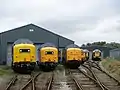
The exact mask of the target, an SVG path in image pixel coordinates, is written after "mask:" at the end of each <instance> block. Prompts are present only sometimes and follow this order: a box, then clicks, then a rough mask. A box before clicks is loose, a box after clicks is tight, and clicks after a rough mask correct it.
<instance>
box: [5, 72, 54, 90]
mask: <svg viewBox="0 0 120 90" xmlns="http://www.w3.org/2000/svg"><path fill="white" fill-rule="evenodd" d="M53 76H54V74H53V73H41V72H39V73H35V74H31V75H19V74H17V75H15V76H14V77H13V78H12V79H11V81H10V82H9V84H8V85H7V87H6V89H5V90H51V86H52V82H53ZM43 79H44V80H43Z"/></svg>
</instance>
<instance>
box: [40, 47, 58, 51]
mask: <svg viewBox="0 0 120 90" xmlns="http://www.w3.org/2000/svg"><path fill="white" fill-rule="evenodd" d="M41 49H42V50H46V49H47V50H50V49H52V50H57V48H56V47H43V48H41Z"/></svg>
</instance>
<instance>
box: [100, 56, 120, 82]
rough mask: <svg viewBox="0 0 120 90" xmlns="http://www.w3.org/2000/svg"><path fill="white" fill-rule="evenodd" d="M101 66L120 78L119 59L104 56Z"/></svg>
mask: <svg viewBox="0 0 120 90" xmlns="http://www.w3.org/2000/svg"><path fill="white" fill-rule="evenodd" d="M101 63H102V66H103V67H104V68H105V69H106V70H107V71H108V72H109V73H110V74H112V75H113V76H114V77H115V78H117V79H119V80H120V61H119V60H117V59H114V58H106V59H105V60H103V61H102V62H101Z"/></svg>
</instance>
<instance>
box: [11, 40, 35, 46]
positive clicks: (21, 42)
mask: <svg viewBox="0 0 120 90" xmlns="http://www.w3.org/2000/svg"><path fill="white" fill-rule="evenodd" d="M16 44H33V42H32V41H31V40H29V39H18V40H16V41H15V42H14V44H13V45H16Z"/></svg>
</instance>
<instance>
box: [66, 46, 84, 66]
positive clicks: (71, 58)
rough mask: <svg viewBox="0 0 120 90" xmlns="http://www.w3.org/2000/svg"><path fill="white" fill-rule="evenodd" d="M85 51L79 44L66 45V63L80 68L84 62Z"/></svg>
mask: <svg viewBox="0 0 120 90" xmlns="http://www.w3.org/2000/svg"><path fill="white" fill-rule="evenodd" d="M83 60H84V53H83V50H82V49H80V48H79V47H78V46H77V45H75V44H71V45H69V46H67V47H66V55H65V65H66V66H67V67H69V68H78V67H79V66H80V64H82V63H83Z"/></svg>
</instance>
